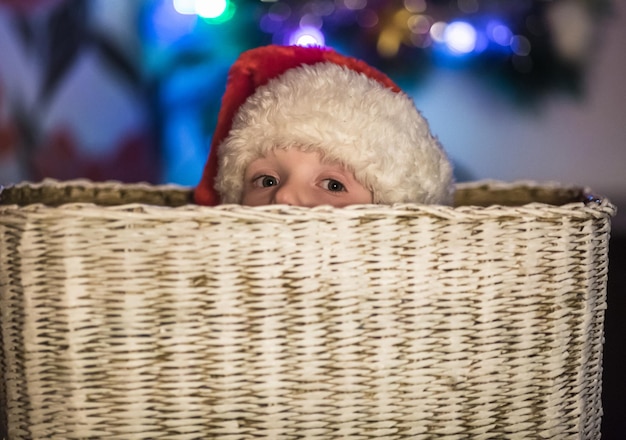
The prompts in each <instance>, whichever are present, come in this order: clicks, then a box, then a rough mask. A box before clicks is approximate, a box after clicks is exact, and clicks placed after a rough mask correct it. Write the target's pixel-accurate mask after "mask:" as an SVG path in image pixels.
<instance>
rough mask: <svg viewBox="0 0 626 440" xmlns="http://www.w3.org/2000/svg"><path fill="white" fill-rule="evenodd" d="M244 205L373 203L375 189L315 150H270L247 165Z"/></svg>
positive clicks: (307, 205)
mask: <svg viewBox="0 0 626 440" xmlns="http://www.w3.org/2000/svg"><path fill="white" fill-rule="evenodd" d="M244 179H245V182H244V190H243V198H242V200H241V204H242V205H248V206H260V205H273V204H284V205H295V206H306V207H313V206H319V205H331V206H334V207H338V208H340V207H343V206H347V205H356V204H367V203H372V193H371V192H370V191H369V190H367V189H366V188H365V187H364V186H363V185H361V184H360V183H359V182H357V181H356V179H355V178H354V175H353V173H352V172H351V171H349V170H347V169H345V168H344V167H342V166H341V165H338V164H332V163H323V162H322V161H321V160H320V156H319V154H318V153H316V152H303V151H299V150H297V149H293V148H292V149H288V150H281V149H276V150H273V151H271V152H270V153H269V154H268V155H266V156H265V157H262V158H260V159H257V160H255V161H253V162H252V163H250V165H248V168H247V169H246V173H245V177H244Z"/></svg>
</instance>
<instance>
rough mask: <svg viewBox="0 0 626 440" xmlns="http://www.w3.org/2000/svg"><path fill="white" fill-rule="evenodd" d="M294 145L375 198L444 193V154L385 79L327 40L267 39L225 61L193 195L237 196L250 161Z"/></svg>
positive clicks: (427, 199) (438, 199)
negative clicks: (340, 169)
mask: <svg viewBox="0 0 626 440" xmlns="http://www.w3.org/2000/svg"><path fill="white" fill-rule="evenodd" d="M291 147H294V148H299V149H302V150H305V151H317V152H319V153H320V154H321V155H322V157H323V158H324V160H329V161H332V162H336V163H340V164H342V165H343V166H345V167H346V168H347V169H349V170H351V171H352V172H353V173H354V176H355V178H356V179H357V181H359V182H360V183H361V184H362V185H363V186H365V187H366V188H368V189H369V190H370V191H372V195H373V202H374V203H384V204H392V203H401V202H413V203H447V202H449V201H450V198H451V188H452V167H451V165H450V163H449V161H448V158H447V156H446V154H445V152H444V151H443V149H442V148H441V145H440V144H439V142H438V141H437V139H436V138H435V137H434V136H433V135H432V134H431V132H430V130H429V127H428V123H427V122H426V120H425V119H424V118H423V117H422V115H421V114H420V113H419V111H418V110H417V109H416V108H415V106H414V104H413V101H412V99H411V98H410V97H409V96H408V95H406V94H405V93H404V92H402V91H401V89H400V88H399V87H398V86H397V85H396V84H395V83H394V82H393V81H391V79H389V78H388V77H387V76H385V75H384V74H382V73H381V72H379V71H378V70H376V69H374V68H372V67H371V66H369V65H368V64H366V63H364V62H362V61H360V60H357V59H354V58H350V57H345V56H343V55H340V54H339V53H337V52H335V51H333V50H331V49H328V48H321V47H301V46H265V47H259V48H256V49H252V50H249V51H247V52H244V53H243V54H241V56H240V57H239V59H238V60H237V61H236V62H235V63H234V64H233V66H232V67H231V69H230V72H229V76H228V81H227V83H226V91H225V93H224V97H223V99H222V107H221V109H220V113H219V115H218V120H217V126H216V128H215V132H214V134H213V141H212V143H211V150H210V153H209V158H208V160H207V163H206V165H205V168H204V173H203V175H202V179H201V181H200V183H199V184H198V186H197V187H196V189H195V193H194V197H195V201H196V203H198V204H202V205H217V204H219V203H240V201H241V197H242V192H243V187H244V173H245V170H246V168H247V167H248V165H249V164H250V163H251V162H252V161H254V160H255V159H257V158H259V157H261V156H263V155H265V154H266V153H267V152H268V151H270V150H272V149H274V148H291Z"/></svg>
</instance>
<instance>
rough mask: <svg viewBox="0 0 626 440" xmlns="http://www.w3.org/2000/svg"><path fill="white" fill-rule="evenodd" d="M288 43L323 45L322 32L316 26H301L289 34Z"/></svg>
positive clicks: (324, 42)
mask: <svg viewBox="0 0 626 440" xmlns="http://www.w3.org/2000/svg"><path fill="white" fill-rule="evenodd" d="M288 43H289V44H291V45H297V46H324V45H325V44H326V41H325V38H324V34H323V33H322V31H321V30H319V29H318V28H317V27H313V26H303V27H300V28H298V29H297V30H296V31H295V32H293V33H291V35H290V36H289V40H288Z"/></svg>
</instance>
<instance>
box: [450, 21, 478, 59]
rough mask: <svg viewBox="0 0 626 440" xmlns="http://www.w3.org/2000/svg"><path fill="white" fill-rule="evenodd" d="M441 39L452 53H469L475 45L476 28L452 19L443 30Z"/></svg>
mask: <svg viewBox="0 0 626 440" xmlns="http://www.w3.org/2000/svg"><path fill="white" fill-rule="evenodd" d="M443 40H444V41H445V43H446V45H447V46H448V48H450V50H451V51H452V52H454V53H458V54H466V53H470V52H472V51H473V50H474V48H475V47H476V29H474V26H472V25H471V24H469V23H466V22H464V21H454V22H452V23H450V24H448V25H447V26H446V28H445V30H444V31H443Z"/></svg>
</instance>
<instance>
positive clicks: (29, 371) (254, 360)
mask: <svg viewBox="0 0 626 440" xmlns="http://www.w3.org/2000/svg"><path fill="white" fill-rule="evenodd" d="M120 191H126V192H127V193H132V194H133V196H132V197H131V199H132V202H131V203H125V199H124V197H120V195H119V193H120ZM137 191H138V192H137ZM142 192H143V193H145V200H150V204H147V203H141V200H144V198H143V197H144V196H143V195H142ZM44 193H49V195H46V194H44ZM59 193H63V194H65V197H66V199H65V200H66V201H67V202H75V201H76V200H75V199H73V198H72V194H80V197H81V199H80V203H77V202H76V203H67V204H64V203H63V197H60V196H59ZM85 194H87V198H86V199H85ZM457 194H458V195H457V206H456V207H439V206H419V205H400V206H394V207H389V206H386V207H382V206H367V207H351V208H344V209H332V208H327V207H321V208H314V209H304V208H294V207H284V206H283V207H276V206H274V207H262V208H246V207H240V206H222V207H217V208H207V207H198V206H193V205H185V204H184V200H186V192H185V191H184V190H178V189H172V188H165V189H164V188H161V187H151V186H141V185H137V186H132V187H129V186H126V185H113V184H93V183H90V182H83V181H80V182H69V183H59V182H45V183H44V184H41V185H31V184H25V185H21V186H18V187H16V188H13V189H11V190H10V191H9V193H7V192H6V190H5V192H4V197H3V194H2V193H0V198H3V199H2V201H0V203H4V205H1V204H0V307H1V314H2V315H1V319H2V321H1V332H0V337H1V339H0V342H1V345H0V350H1V351H0V356H1V359H0V360H1V363H0V369H1V370H2V380H1V381H0V404H1V405H0V407H2V406H3V407H4V409H3V411H1V412H0V428H1V430H2V431H4V432H3V434H4V436H6V437H7V438H9V439H11V440H13V439H87V438H111V439H160V438H167V439H208V438H220V439H259V438H268V439H300V438H309V439H327V438H350V439H368V438H389V439H405V438H410V439H429V438H438V439H439V438H444V439H466V438H472V439H474V438H475V439H502V438H511V439H531V438H551V439H566V438H567V439H569V438H581V439H599V438H600V420H601V413H602V406H601V400H600V393H601V377H602V376H601V365H602V339H603V320H604V309H605V297H606V279H607V268H608V261H607V258H608V257H607V255H608V236H609V229H610V217H611V215H613V214H614V207H613V206H612V205H611V204H610V203H609V202H608V201H607V200H605V199H594V200H592V199H588V200H587V201H582V200H583V199H581V195H583V194H584V191H582V190H577V189H569V188H565V189H564V188H561V187H557V186H554V187H552V186H547V187H546V186H541V185H532V184H530V183H528V182H523V183H522V182H521V183H512V184H504V183H496V182H487V183H480V184H473V185H466V186H462V187H460V189H459V191H458V193H457ZM50 195H51V196H50ZM110 195H112V196H113V199H115V200H118V202H111V203H106V202H103V201H102V200H104V199H103V197H104V198H105V199H106V198H107V197H109V196H110ZM49 196H50V197H52V198H53V199H55V200H56V201H55V202H50V204H49V205H46V204H45V203H46V202H47V199H46V197H49ZM89 197H93V198H94V200H96V199H97V200H98V204H95V203H85V200H89ZM533 197H539V199H540V200H542V201H545V200H550V202H551V203H552V204H548V203H545V202H542V203H537V202H535V201H534V200H533ZM513 199H514V200H516V203H518V205H517V206H503V203H504V202H503V201H506V200H513ZM525 199H528V200H526V201H525V202H524V200H525ZM578 199H580V200H579V201H577V200H578ZM16 200H19V201H16ZM29 200H31V201H33V202H34V203H33V204H29ZM159 200H162V203H163V204H162V205H161V206H160V205H159V202H158V201H159ZM464 200H471V201H472V203H478V202H476V201H477V200H480V201H481V202H480V203H481V204H483V205H485V207H479V206H477V204H472V205H466V204H464ZM490 200H493V201H494V203H496V204H491V203H490ZM522 202H524V203H522ZM51 205H54V206H51ZM166 205H167V206H166Z"/></svg>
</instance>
